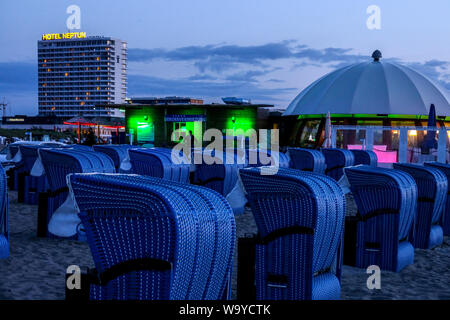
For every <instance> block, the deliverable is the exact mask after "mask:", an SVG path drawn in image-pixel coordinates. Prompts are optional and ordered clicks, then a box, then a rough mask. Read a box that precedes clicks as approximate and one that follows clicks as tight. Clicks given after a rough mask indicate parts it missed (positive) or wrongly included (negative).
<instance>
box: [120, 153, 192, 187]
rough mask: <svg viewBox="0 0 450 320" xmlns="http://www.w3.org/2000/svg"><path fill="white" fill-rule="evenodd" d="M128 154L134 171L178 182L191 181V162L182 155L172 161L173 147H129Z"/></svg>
mask: <svg viewBox="0 0 450 320" xmlns="http://www.w3.org/2000/svg"><path fill="white" fill-rule="evenodd" d="M128 154H129V155H130V162H131V166H132V172H133V173H137V174H140V175H144V176H150V177H156V178H162V179H167V180H172V181H177V182H184V183H188V182H189V169H190V164H189V162H188V161H187V159H186V158H183V157H182V156H179V158H177V159H176V160H174V161H172V149H166V148H141V149H129V150H128Z"/></svg>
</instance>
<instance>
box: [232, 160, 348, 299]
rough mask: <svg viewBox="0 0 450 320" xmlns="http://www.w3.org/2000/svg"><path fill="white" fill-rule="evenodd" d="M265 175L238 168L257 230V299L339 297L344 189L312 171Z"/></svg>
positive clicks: (278, 169) (254, 169)
mask: <svg viewBox="0 0 450 320" xmlns="http://www.w3.org/2000/svg"><path fill="white" fill-rule="evenodd" d="M262 170H264V171H265V174H264V175H262ZM269 172H270V168H268V167H265V168H247V169H241V170H240V176H241V179H242V181H243V183H244V186H245V190H246V191H247V193H248V195H247V196H248V199H249V202H250V206H251V208H252V212H253V215H254V217H255V221H256V224H257V226H258V232H259V240H258V242H259V243H258V244H257V245H256V263H255V283H256V296H257V299H270V300H272V299H273V300H281V299H284V300H300V299H314V300H318V299H339V297H340V265H341V259H340V253H339V250H338V249H339V246H340V244H341V241H342V235H343V229H344V218H345V197H344V193H343V191H342V189H341V188H340V187H339V185H338V184H337V183H336V182H335V181H334V180H332V179H331V178H329V177H326V176H324V175H320V174H316V173H311V172H303V171H299V170H295V169H287V168H276V169H275V170H274V172H277V173H276V174H274V175H270V174H268V173H269Z"/></svg>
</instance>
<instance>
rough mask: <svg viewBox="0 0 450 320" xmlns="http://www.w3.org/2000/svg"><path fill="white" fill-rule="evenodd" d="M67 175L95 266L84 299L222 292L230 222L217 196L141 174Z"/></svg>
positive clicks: (226, 272) (210, 296)
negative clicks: (88, 293) (88, 297)
mask: <svg viewBox="0 0 450 320" xmlns="http://www.w3.org/2000/svg"><path fill="white" fill-rule="evenodd" d="M69 179H70V187H71V189H72V190H73V194H74V197H75V200H76V203H77V206H78V207H79V209H80V214H79V216H80V218H81V221H82V223H83V225H84V226H85V228H86V233H87V238H88V243H89V245H90V248H91V252H92V255H93V258H94V262H95V265H96V273H95V276H91V277H92V278H93V281H91V283H92V285H91V287H90V298H91V299H99V300H110V299H132V300H147V299H163V300H167V299H183V300H199V299H213V300H216V299H221V298H223V297H224V293H225V291H226V290H227V288H228V287H229V281H230V273H231V265H232V259H233V252H234V242H235V222H234V216H233V213H232V211H231V208H230V206H229V205H228V204H227V202H226V201H225V199H224V198H223V197H222V196H220V195H219V194H218V193H216V192H215V191H213V190H210V189H208V188H203V187H199V186H193V185H189V184H181V183H177V182H173V181H170V180H165V179H159V178H154V177H148V176H147V177H146V176H136V175H104V174H103V175H102V174H93V175H85V174H73V175H71V176H70V178H69ZM112 195H113V196H112ZM91 274H92V273H91ZM225 295H226V294H225Z"/></svg>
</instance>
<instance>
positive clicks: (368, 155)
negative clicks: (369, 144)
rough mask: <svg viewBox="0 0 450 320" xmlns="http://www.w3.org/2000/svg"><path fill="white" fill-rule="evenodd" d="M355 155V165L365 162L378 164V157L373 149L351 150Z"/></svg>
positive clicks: (372, 164) (373, 164)
mask: <svg viewBox="0 0 450 320" xmlns="http://www.w3.org/2000/svg"><path fill="white" fill-rule="evenodd" d="M350 151H351V152H352V153H353V156H354V157H355V163H354V165H355V166H357V165H359V164H365V165H368V166H371V167H376V166H377V165H378V157H377V154H376V153H375V152H373V151H372V150H350Z"/></svg>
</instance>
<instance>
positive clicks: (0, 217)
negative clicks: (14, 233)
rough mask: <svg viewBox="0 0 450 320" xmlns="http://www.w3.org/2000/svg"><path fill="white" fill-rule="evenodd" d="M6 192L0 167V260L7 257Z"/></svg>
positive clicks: (3, 173)
mask: <svg viewBox="0 0 450 320" xmlns="http://www.w3.org/2000/svg"><path fill="white" fill-rule="evenodd" d="M8 221H9V220H8V190H7V183H6V174H5V170H4V169H3V167H2V166H0V259H6V258H8V257H9V228H8Z"/></svg>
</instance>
